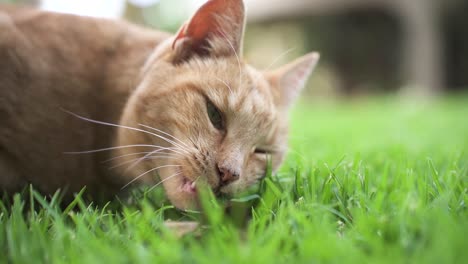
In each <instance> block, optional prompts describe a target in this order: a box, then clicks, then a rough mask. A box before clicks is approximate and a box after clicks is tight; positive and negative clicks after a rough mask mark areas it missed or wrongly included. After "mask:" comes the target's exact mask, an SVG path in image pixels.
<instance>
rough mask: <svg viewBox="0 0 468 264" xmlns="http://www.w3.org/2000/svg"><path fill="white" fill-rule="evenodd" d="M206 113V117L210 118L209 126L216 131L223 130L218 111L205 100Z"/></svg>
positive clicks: (221, 118)
mask: <svg viewBox="0 0 468 264" xmlns="http://www.w3.org/2000/svg"><path fill="white" fill-rule="evenodd" d="M206 111H207V112H208V117H209V118H210V121H211V124H213V126H214V127H215V128H216V129H218V130H224V120H223V116H222V114H221V112H220V111H219V109H218V108H217V107H216V106H215V105H214V104H213V103H212V102H211V101H210V100H208V99H207V100H206Z"/></svg>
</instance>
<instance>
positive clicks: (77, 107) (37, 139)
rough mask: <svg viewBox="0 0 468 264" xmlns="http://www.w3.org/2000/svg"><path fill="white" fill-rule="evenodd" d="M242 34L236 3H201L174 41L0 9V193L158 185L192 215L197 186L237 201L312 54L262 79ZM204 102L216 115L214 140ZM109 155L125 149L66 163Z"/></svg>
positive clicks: (274, 148) (280, 148) (277, 153)
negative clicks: (219, 119) (245, 55)
mask: <svg viewBox="0 0 468 264" xmlns="http://www.w3.org/2000/svg"><path fill="white" fill-rule="evenodd" d="M213 10H215V11H216V14H213V12H214V11H213ZM243 28H244V7H243V3H242V1H241V0H210V1H208V3H207V4H206V5H205V6H204V7H202V8H201V9H200V10H199V11H198V12H197V13H196V14H195V15H194V18H193V19H192V20H190V21H189V22H188V23H187V24H186V25H185V26H184V27H183V28H182V29H181V30H180V31H179V34H177V35H176V36H174V37H172V36H170V35H169V34H167V33H164V32H157V31H152V30H147V29H143V28H140V27H137V26H134V25H131V24H128V23H125V22H117V21H109V20H104V19H95V18H88V17H79V16H73V15H65V14H56V13H49V12H42V11H37V10H32V9H22V8H12V7H8V6H7V7H5V6H4V7H0V120H1V125H0V187H1V188H2V189H3V190H6V191H8V192H15V191H17V190H19V189H21V188H23V187H24V186H25V185H26V184H28V183H32V184H33V185H34V186H35V187H36V188H38V189H39V190H40V191H42V192H44V193H51V192H54V191H55V190H57V189H59V188H62V189H64V188H65V189H67V192H68V193H73V192H76V191H78V190H80V189H81V188H82V187H83V186H87V187H88V189H89V190H90V191H91V192H94V193H99V194H115V193H116V192H118V190H119V189H120V188H122V187H123V186H127V185H128V183H133V182H135V183H145V184H149V185H155V184H158V183H159V182H162V184H163V185H164V188H165V190H166V193H167V195H168V198H169V199H170V201H171V202H172V203H173V204H174V205H175V206H177V207H179V208H190V207H193V206H195V204H194V201H196V199H195V198H196V192H194V191H193V189H191V188H192V187H193V185H192V182H195V184H199V183H202V182H204V183H205V184H208V185H209V186H210V187H212V188H213V189H214V190H216V191H218V192H221V193H227V194H232V193H235V192H238V191H241V190H244V189H245V188H247V187H248V186H251V185H252V184H254V183H255V182H256V181H258V179H259V178H261V177H263V175H264V174H265V167H266V158H267V155H266V154H265V153H256V152H255V151H254V150H255V149H256V148H260V149H265V150H269V151H271V156H272V163H273V167H274V169H277V168H278V166H279V165H280V164H281V161H282V160H283V157H284V154H285V151H286V147H287V110H288V107H289V105H290V103H291V102H292V101H293V100H294V99H295V97H296V96H297V94H298V92H299V91H300V89H301V88H302V86H303V84H304V82H305V80H306V79H307V76H308V75H309V73H310V72H311V70H312V68H313V67H314V66H315V63H316V62H317V60H318V55H317V54H314V53H313V54H311V55H308V56H305V57H303V58H302V59H300V60H298V61H296V62H294V63H292V64H290V65H287V66H284V67H283V68H281V69H279V70H277V71H273V72H269V73H265V74H264V73H261V72H259V71H257V70H255V69H254V68H253V67H251V66H249V65H247V64H245V63H244V62H243V61H242V59H241V58H240V57H239V56H240V55H241V53H242V51H241V47H242V36H243ZM207 99H208V100H209V101H211V102H212V103H213V104H214V105H215V106H216V107H217V108H218V109H219V111H220V112H221V113H222V116H223V129H221V130H220V129H217V128H215V127H214V125H213V124H212V123H211V121H210V118H209V116H208V114H207ZM64 110H66V111H64ZM68 111H69V112H71V113H74V114H76V115H79V116H82V117H85V118H90V119H93V120H99V121H103V122H108V123H112V124H116V125H119V126H120V127H117V126H110V125H102V124H101V125H100V124H96V122H95V123H93V122H85V121H84V120H82V119H83V118H81V119H80V118H77V117H76V116H74V114H70V113H69V112H68ZM132 128H133V129H132ZM155 129H156V130H155ZM137 130H138V131H137ZM142 130H144V131H146V132H144V131H142ZM164 138H165V139H164ZM127 145H133V147H124V146H127ZM134 145H145V146H134ZM149 145H152V146H149ZM155 146H157V147H155ZM108 147H120V148H118V149H113V150H111V151H99V152H94V153H88V154H80V155H72V154H66V152H69V151H84V150H95V149H100V148H108ZM158 150H159V151H158ZM151 151H154V153H152V154H151V153H150V154H151V155H150V154H148V153H149V152H151ZM147 154H148V155H147ZM108 159H112V161H111V162H112V163H113V165H114V166H115V168H113V169H109V166H111V165H109V163H103V161H105V160H108ZM121 164H128V166H120V165H121ZM158 167H160V168H159V169H156V168H158ZM148 171H150V172H148ZM145 172H147V173H146V174H144V173H145ZM173 175H174V176H173ZM156 176H159V178H158V177H156ZM171 176H172V177H171ZM228 176H229V177H228ZM223 179H229V180H230V181H229V182H224V181H223ZM187 188H188V189H187Z"/></svg>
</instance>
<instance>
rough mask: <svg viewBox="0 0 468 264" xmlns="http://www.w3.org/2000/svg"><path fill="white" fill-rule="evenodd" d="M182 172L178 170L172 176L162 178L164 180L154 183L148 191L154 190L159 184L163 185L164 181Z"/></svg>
mask: <svg viewBox="0 0 468 264" xmlns="http://www.w3.org/2000/svg"><path fill="white" fill-rule="evenodd" d="M180 174H182V172H180V171H179V172H176V173H174V174H172V175H171V176H169V177H167V178H166V179H164V180H162V181H159V182H158V183H156V184H155V185H153V186H152V187H151V188H149V189H148V192H150V191H152V190H153V189H154V188H156V187H158V186H159V185H161V184H162V183H163V182H165V181H167V180H170V179H172V178H174V177H175V176H178V175H180Z"/></svg>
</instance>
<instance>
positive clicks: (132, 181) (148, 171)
mask: <svg viewBox="0 0 468 264" xmlns="http://www.w3.org/2000/svg"><path fill="white" fill-rule="evenodd" d="M166 167H183V166H182V165H171V164H169V165H163V166H159V167H156V168H152V169H150V170H147V171H145V172H143V173H142V174H140V175H138V176H137V177H135V178H134V179H133V180H131V181H129V182H128V183H127V184H125V185H124V186H123V187H122V188H120V190H123V189H125V188H126V187H127V186H129V185H130V184H132V183H134V182H135V181H136V180H138V179H139V178H141V177H143V176H144V175H146V174H148V173H150V172H152V171H155V170H157V169H161V168H166Z"/></svg>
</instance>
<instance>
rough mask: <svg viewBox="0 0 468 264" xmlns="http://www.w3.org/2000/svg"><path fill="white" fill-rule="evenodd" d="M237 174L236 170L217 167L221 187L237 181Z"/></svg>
mask: <svg viewBox="0 0 468 264" xmlns="http://www.w3.org/2000/svg"><path fill="white" fill-rule="evenodd" d="M239 174H240V173H239V172H238V171H237V170H233V169H229V168H226V167H221V166H219V165H218V175H219V178H220V180H221V185H226V184H229V183H231V182H233V181H235V180H237V179H239Z"/></svg>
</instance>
